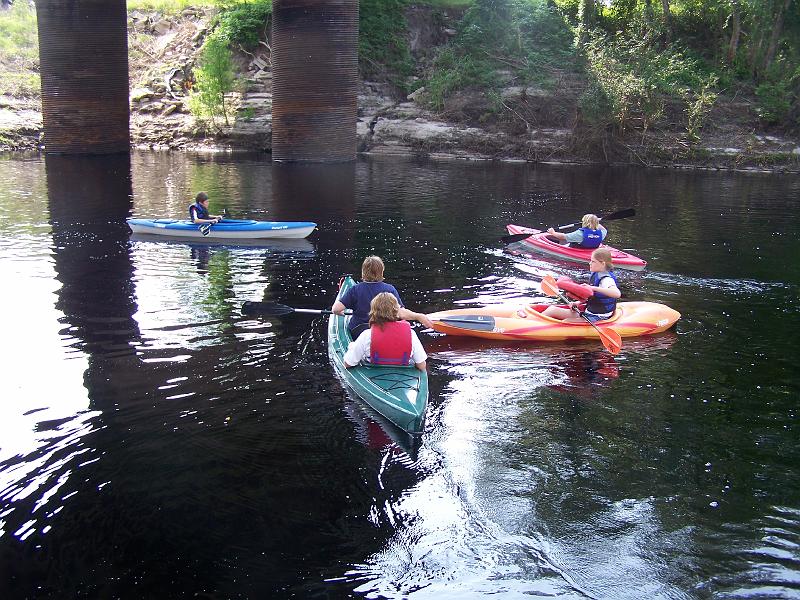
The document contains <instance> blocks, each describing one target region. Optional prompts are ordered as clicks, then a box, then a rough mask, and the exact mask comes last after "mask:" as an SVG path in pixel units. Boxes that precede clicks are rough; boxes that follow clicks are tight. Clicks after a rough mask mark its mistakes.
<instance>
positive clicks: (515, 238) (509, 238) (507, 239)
mask: <svg viewBox="0 0 800 600" xmlns="http://www.w3.org/2000/svg"><path fill="white" fill-rule="evenodd" d="M532 235H533V234H532V233H515V234H513V235H504V236H503V237H501V238H500V241H501V242H503V243H504V244H514V243H516V242H521V241H522V240H524V239H527V238H529V237H531V236H532Z"/></svg>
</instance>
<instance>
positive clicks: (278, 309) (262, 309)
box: [242, 301, 352, 316]
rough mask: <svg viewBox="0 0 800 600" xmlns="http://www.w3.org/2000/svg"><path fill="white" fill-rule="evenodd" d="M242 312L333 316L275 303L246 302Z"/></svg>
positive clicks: (328, 313)
mask: <svg viewBox="0 0 800 600" xmlns="http://www.w3.org/2000/svg"><path fill="white" fill-rule="evenodd" d="M242 312H243V313H251V314H252V313H259V314H263V315H272V316H281V315H290V314H292V313H305V314H309V315H332V314H335V313H334V312H333V311H331V310H328V309H319V308H294V307H292V306H286V305H285V304H279V303H277V302H250V301H247V302H245V303H244V304H242ZM344 314H346V315H350V314H352V311H345V312H344Z"/></svg>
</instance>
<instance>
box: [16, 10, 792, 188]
mask: <svg viewBox="0 0 800 600" xmlns="http://www.w3.org/2000/svg"><path fill="white" fill-rule="evenodd" d="M410 10H411V12H410V13H409V14H408V22H409V29H410V31H409V36H410V40H409V41H410V47H411V50H412V55H413V56H414V58H415V59H416V60H417V64H418V65H419V66H420V70H421V69H422V65H424V64H425V61H426V59H427V57H429V56H430V51H431V49H432V48H434V47H435V46H437V45H439V44H442V43H445V42H446V41H447V39H448V38H449V37H450V36H451V35H452V34H453V30H452V25H453V23H452V22H448V20H447V19H444V20H443V19H441V16H440V17H439V18H437V19H434V18H432V16H431V14H430V9H425V8H412V9H410ZM210 16H211V15H210V13H209V12H207V11H206V10H204V9H198V8H190V9H186V10H184V11H183V12H182V13H181V14H180V15H176V16H172V17H163V16H161V15H159V14H157V13H144V12H136V11H133V12H131V13H130V14H129V56H130V59H129V64H130V80H131V88H130V89H131V94H130V100H131V121H130V122H131V136H132V142H133V144H134V146H135V147H137V148H150V149H154V150H185V151H210V150H214V151H220V150H223V151H233V150H250V151H253V150H254V151H263V152H269V151H270V148H271V138H272V128H271V127H272V121H271V108H272V95H271V83H272V78H271V72H270V63H269V47H268V46H267V44H266V43H263V44H262V45H261V46H259V49H258V50H257V51H256V52H254V53H250V52H244V51H237V52H236V56H235V61H236V66H237V68H238V70H239V72H240V79H241V83H242V85H241V89H240V91H239V92H236V93H233V94H231V97H230V101H231V103H232V105H233V106H235V107H236V117H235V118H234V119H232V120H231V122H230V124H229V125H224V124H222V123H216V124H213V125H212V124H209V123H203V122H200V121H198V120H197V119H196V118H195V117H194V116H192V115H191V113H190V112H189V108H188V97H189V87H190V80H191V72H192V68H193V67H194V65H195V62H196V59H197V54H198V52H199V49H200V47H201V46H202V43H203V40H204V39H205V36H206V34H207V33H208V28H209V22H210ZM420 74H421V73H420ZM499 76H500V77H501V78H503V77H505V79H506V84H505V86H504V87H503V89H502V90H501V93H500V102H501V104H502V106H503V110H504V111H506V112H507V116H508V117H509V118H508V119H488V120H487V119H485V118H484V116H485V114H486V107H487V105H488V99H487V98H485V97H484V95H483V94H482V93H481V92H479V91H466V92H461V93H459V94H456V95H455V96H454V97H451V98H449V99H448V101H447V104H446V106H445V107H444V109H443V110H442V111H441V112H439V113H434V112H432V111H431V110H429V109H427V108H426V107H425V103H424V100H425V90H424V88H423V89H420V90H417V91H416V92H414V93H413V94H411V95H410V96H407V97H398V95H397V93H396V91H395V89H394V88H393V86H392V85H390V84H388V83H384V82H376V81H366V80H365V81H361V82H360V85H359V113H358V123H357V131H358V149H359V152H362V153H369V154H406V155H408V154H413V155H423V156H432V157H456V158H466V159H476V160H486V159H495V160H521V161H533V162H572V163H601V164H639V165H647V166H666V167H691V168H719V169H761V170H770V171H785V172H800V140H798V139H796V138H793V137H790V136H786V135H779V134H776V133H774V132H770V131H768V130H765V129H764V128H763V126H761V124H760V122H759V119H758V117H757V115H756V114H755V109H754V103H753V101H752V99H748V98H745V97H741V96H740V97H734V98H729V97H725V96H724V95H720V96H719V97H718V99H717V102H716V103H715V105H714V107H713V108H712V110H711V112H710V113H709V115H708V118H707V120H706V125H705V126H704V128H703V129H702V131H701V134H700V139H699V141H697V140H694V141H691V142H690V141H688V140H687V137H686V131H685V127H683V126H682V125H681V124H680V122H681V120H682V117H681V115H680V114H676V115H673V117H674V118H667V119H665V122H667V123H666V124H661V125H659V126H657V127H652V128H650V129H649V130H648V131H647V132H646V133H645V134H644V135H642V134H641V133H636V134H635V135H632V136H631V137H630V138H620V137H619V136H610V135H609V136H608V137H607V138H605V139H603V140H601V143H599V144H598V143H596V140H594V142H593V143H591V144H590V143H587V140H586V139H585V138H584V136H583V134H582V133H581V131H580V128H579V127H577V126H576V115H577V103H578V98H579V96H580V94H581V93H582V91H583V89H585V85H586V83H585V81H582V80H581V79H580V77H579V76H577V75H575V74H570V73H566V72H565V73H560V74H555V78H556V81H557V84H556V85H555V86H553V87H552V88H549V89H539V88H534V87H531V86H520V85H516V84H515V80H514V78H513V74H512V73H511V72H508V73H499ZM675 110H676V111H677V110H678V109H677V108H676V109H675ZM670 121H671V122H672V123H669V122H670ZM41 130H42V117H41V108H40V104H39V101H38V99H27V100H25V99H18V98H14V97H9V96H0V149H2V150H29V149H36V148H39V147H40V139H41Z"/></svg>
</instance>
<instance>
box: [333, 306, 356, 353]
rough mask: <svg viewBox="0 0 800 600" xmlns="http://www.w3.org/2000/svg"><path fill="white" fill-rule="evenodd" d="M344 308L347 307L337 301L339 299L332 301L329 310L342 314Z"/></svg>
mask: <svg viewBox="0 0 800 600" xmlns="http://www.w3.org/2000/svg"><path fill="white" fill-rule="evenodd" d="M346 308H347V307H346V306H345V305H344V304H342V303H341V302H339V301H338V300H337V301H336V302H334V303H333V306H331V312H332V313H335V314H337V315H343V314H344V310H345V309H346ZM351 366H352V365H351Z"/></svg>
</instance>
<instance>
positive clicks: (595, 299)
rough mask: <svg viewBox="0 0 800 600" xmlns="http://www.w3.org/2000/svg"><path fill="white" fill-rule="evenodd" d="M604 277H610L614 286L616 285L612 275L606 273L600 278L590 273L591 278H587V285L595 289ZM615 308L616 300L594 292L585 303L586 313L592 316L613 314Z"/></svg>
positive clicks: (598, 275)
mask: <svg viewBox="0 0 800 600" xmlns="http://www.w3.org/2000/svg"><path fill="white" fill-rule="evenodd" d="M606 277H611V279H613V280H614V285H616V284H617V278H616V277H614V273H611V272H609V273H606V274H605V275H603V276H602V277H600V274H599V273H592V276H591V277H590V278H589V285H591V286H594V287H597V286H599V285H600V281H601V280H603V279H605V278H606ZM616 308H617V299H616V298H612V297H611V296H606V295H605V294H603V293H601V292H595V293H594V294H593V295H592V297H591V298H589V299H588V300H587V301H586V312H590V313H592V314H593V315H604V314H606V313H611V312H614V311H615V310H616Z"/></svg>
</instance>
